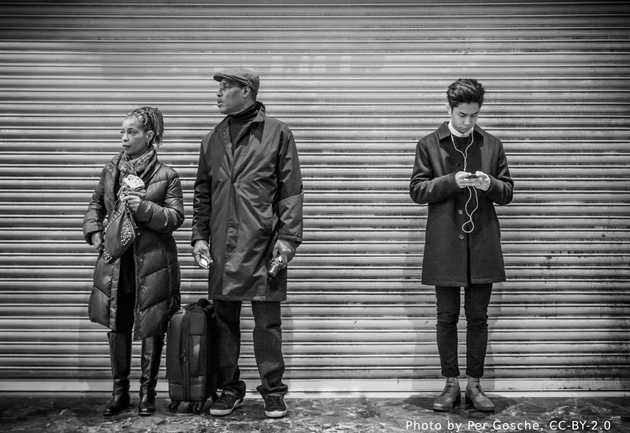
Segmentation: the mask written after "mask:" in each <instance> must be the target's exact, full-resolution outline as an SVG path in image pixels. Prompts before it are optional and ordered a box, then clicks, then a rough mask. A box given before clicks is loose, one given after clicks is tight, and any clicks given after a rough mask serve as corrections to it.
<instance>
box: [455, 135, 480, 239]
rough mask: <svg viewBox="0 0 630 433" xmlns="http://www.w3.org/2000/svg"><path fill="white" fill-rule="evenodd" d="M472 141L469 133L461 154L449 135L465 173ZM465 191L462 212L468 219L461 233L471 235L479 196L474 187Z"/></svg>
mask: <svg viewBox="0 0 630 433" xmlns="http://www.w3.org/2000/svg"><path fill="white" fill-rule="evenodd" d="M473 141H474V134H473V133H471V134H470V143H468V145H467V146H466V147H465V148H464V151H463V152H462V151H461V150H459V149H458V148H457V146H456V145H455V139H454V138H453V134H451V143H452V144H453V149H455V150H456V151H457V152H458V153H459V154H460V155H461V156H462V158H464V171H467V168H468V149H470V146H472V144H473ZM466 189H467V190H468V200H466V204H465V205H464V211H465V212H466V216H467V217H468V219H467V220H466V222H464V224H462V231H463V232H464V233H472V232H473V230H475V222H474V221H473V215H474V214H475V212H477V209H478V208H479V196H478V195H477V189H476V188H475V187H472V186H467V187H466ZM473 194H474V196H475V208H474V209H473V210H472V211H470V212H469V211H468V203H470V200H472V196H473ZM468 225H470V229H467V228H466V226H468Z"/></svg>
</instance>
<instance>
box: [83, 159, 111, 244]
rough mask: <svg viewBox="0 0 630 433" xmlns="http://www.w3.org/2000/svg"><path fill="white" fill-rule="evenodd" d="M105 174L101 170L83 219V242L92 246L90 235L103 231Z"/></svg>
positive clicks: (104, 171) (105, 211)
mask: <svg viewBox="0 0 630 433" xmlns="http://www.w3.org/2000/svg"><path fill="white" fill-rule="evenodd" d="M105 174H106V170H105V169H104V168H103V171H101V177H100V179H99V180H98V184H97V185H96V188H95V189H94V192H93V193H92V199H91V200H90V203H89V204H88V209H87V212H86V213H85V216H84V217H83V236H84V237H85V241H86V242H87V243H88V244H90V245H92V234H93V233H96V232H102V231H103V220H104V219H105V214H106V213H107V210H106V209H105V199H104V197H105V186H104V185H105Z"/></svg>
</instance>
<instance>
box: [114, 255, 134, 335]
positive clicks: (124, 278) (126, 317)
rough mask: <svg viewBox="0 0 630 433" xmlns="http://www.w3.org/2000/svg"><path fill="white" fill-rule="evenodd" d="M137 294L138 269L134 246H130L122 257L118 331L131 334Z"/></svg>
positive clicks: (117, 312)
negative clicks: (135, 261) (136, 267)
mask: <svg viewBox="0 0 630 433" xmlns="http://www.w3.org/2000/svg"><path fill="white" fill-rule="evenodd" d="M135 296H136V270H135V264H134V257H133V248H129V249H128V250H127V251H126V252H125V253H124V254H123V255H122V257H121V258H120V275H119V277H118V299H117V303H116V332H124V333H126V334H131V331H132V328H133V321H134V312H133V308H134V304H135Z"/></svg>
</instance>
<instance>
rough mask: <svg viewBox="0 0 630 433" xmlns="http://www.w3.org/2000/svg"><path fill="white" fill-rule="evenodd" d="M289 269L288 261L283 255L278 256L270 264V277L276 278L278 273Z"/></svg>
mask: <svg viewBox="0 0 630 433" xmlns="http://www.w3.org/2000/svg"><path fill="white" fill-rule="evenodd" d="M286 267H287V259H285V258H284V256H282V255H278V256H276V257H274V258H273V259H272V260H271V263H270V264H269V276H270V277H271V278H275V277H276V275H278V273H279V272H280V271H281V270H283V269H284V268H286Z"/></svg>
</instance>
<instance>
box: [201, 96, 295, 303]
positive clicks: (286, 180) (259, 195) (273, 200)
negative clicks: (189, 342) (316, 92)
mask: <svg viewBox="0 0 630 433" xmlns="http://www.w3.org/2000/svg"><path fill="white" fill-rule="evenodd" d="M236 143H237V145H235V146H234V149H233V145H232V142H231V138H230V128H229V123H228V118H227V117H226V118H225V119H224V120H223V121H222V122H221V123H219V124H218V125H217V126H216V128H215V129H214V130H213V131H212V132H211V133H210V134H208V135H207V136H206V137H205V138H204V139H203V140H202V142H201V150H200V154H199V167H198V171H197V180H196V182H195V188H194V189H195V191H194V199H193V224H192V243H193V244H194V243H195V242H196V241H197V240H200V239H202V240H207V241H209V242H210V250H211V254H212V259H213V260H214V266H213V268H212V269H211V271H210V273H209V279H210V282H209V285H210V287H209V292H210V293H209V295H210V297H211V298H213V299H221V300H234V301H236V300H256V301H282V300H284V299H286V289H287V272H286V269H285V270H284V271H282V272H280V273H279V274H278V275H277V276H276V277H275V278H273V279H270V278H269V277H268V274H267V268H268V265H269V262H270V260H271V258H272V257H271V256H272V250H273V246H274V243H275V241H276V239H278V238H280V239H284V240H287V241H289V242H292V243H293V245H294V246H296V247H297V245H299V244H300V243H301V242H302V200H303V192H302V177H301V174H300V164H299V161H298V154H297V149H296V147H295V141H294V140H293V134H292V133H291V130H290V129H289V128H288V127H287V126H286V125H285V124H284V123H282V122H280V121H279V120H277V119H274V118H272V117H268V116H267V115H266V114H265V109H264V106H263V105H262V104H259V110H258V114H257V115H256V117H255V118H254V119H253V120H252V121H251V122H250V123H248V124H247V125H246V126H245V128H244V129H243V130H242V131H241V133H240V135H239V137H237V138H236Z"/></svg>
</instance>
